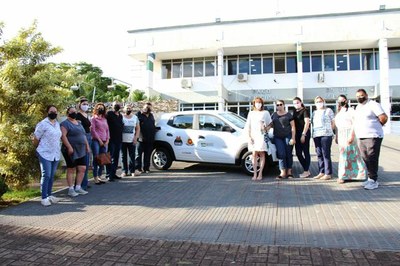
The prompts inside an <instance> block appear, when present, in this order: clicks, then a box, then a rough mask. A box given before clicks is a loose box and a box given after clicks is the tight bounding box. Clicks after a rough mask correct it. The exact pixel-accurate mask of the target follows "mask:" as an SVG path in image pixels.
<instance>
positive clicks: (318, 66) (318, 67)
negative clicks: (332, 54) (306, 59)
mask: <svg viewBox="0 0 400 266" xmlns="http://www.w3.org/2000/svg"><path fill="white" fill-rule="evenodd" d="M320 53H321V52H316V53H312V54H311V69H312V72H318V71H322V55H321V54H320Z"/></svg>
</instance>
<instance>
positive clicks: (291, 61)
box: [286, 53, 297, 73]
mask: <svg viewBox="0 0 400 266" xmlns="http://www.w3.org/2000/svg"><path fill="white" fill-rule="evenodd" d="M286 72H287V73H296V72H297V58H296V54H295V53H293V54H292V53H290V54H287V55H286Z"/></svg>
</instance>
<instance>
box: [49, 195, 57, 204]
mask: <svg viewBox="0 0 400 266" xmlns="http://www.w3.org/2000/svg"><path fill="white" fill-rule="evenodd" d="M47 198H48V199H49V201H50V202H51V203H58V202H59V201H60V199H59V198H56V197H54V196H48V197H47Z"/></svg>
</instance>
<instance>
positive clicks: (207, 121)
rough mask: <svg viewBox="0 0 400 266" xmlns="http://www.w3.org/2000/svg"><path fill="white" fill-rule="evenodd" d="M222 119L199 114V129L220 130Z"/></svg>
mask: <svg viewBox="0 0 400 266" xmlns="http://www.w3.org/2000/svg"><path fill="white" fill-rule="evenodd" d="M224 125H225V123H224V121H222V120H221V119H219V118H218V117H215V116H213V115H199V129H200V130H208V131H222V127H223V126H224Z"/></svg>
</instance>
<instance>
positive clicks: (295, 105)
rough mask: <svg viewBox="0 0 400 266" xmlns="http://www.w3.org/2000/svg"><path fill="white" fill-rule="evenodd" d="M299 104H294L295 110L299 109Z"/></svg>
mask: <svg viewBox="0 0 400 266" xmlns="http://www.w3.org/2000/svg"><path fill="white" fill-rule="evenodd" d="M301 107H302V106H301V103H296V104H294V108H296V109H301Z"/></svg>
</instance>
